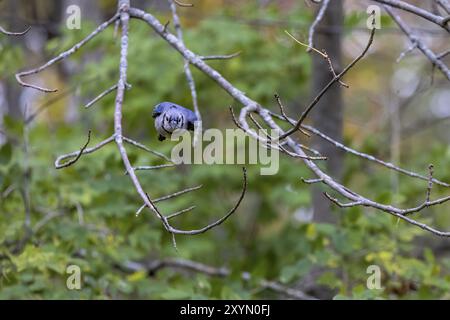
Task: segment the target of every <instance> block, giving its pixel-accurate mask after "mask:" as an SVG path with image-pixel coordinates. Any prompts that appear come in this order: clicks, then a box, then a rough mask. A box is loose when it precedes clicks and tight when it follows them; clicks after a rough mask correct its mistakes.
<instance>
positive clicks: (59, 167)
mask: <svg viewBox="0 0 450 320" xmlns="http://www.w3.org/2000/svg"><path fill="white" fill-rule="evenodd" d="M90 141H91V130H89V132H88V137H87V141H86V143H85V144H84V146H82V147H81V149H80V151H78V153H77V155H76V157H75V158H74V159H72V160H70V161H67V162H65V163H63V164H60V163H59V161H61V160H62V159H61V158H58V159H57V160H56V162H55V167H56V169H62V168H67V167H68V166H71V165H72V164H74V163H75V162H77V161H78V159H80V157H81V155H82V154H83V153H84V152H85V150H86V148H87V146H88V144H89V142H90ZM85 153H89V152H85ZM58 160H59V161H58Z"/></svg>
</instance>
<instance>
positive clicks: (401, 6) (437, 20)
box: [373, 0, 450, 31]
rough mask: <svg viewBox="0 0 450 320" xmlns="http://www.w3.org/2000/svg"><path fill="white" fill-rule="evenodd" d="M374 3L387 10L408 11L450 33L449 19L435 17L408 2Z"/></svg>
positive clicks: (383, 0)
mask: <svg viewBox="0 0 450 320" xmlns="http://www.w3.org/2000/svg"><path fill="white" fill-rule="evenodd" d="M373 1H375V2H378V3H382V4H383V5H384V7H385V8H386V7H393V8H398V9H401V10H404V11H408V12H410V13H413V14H414V15H416V16H419V17H422V18H424V19H426V20H428V21H430V22H433V23H435V24H437V25H438V26H441V27H442V28H444V29H445V30H447V31H450V29H449V26H448V25H447V23H448V17H441V16H438V15H435V14H433V13H431V12H429V11H427V10H425V9H422V8H419V7H416V6H414V5H412V4H409V3H407V2H404V1H400V0H373Z"/></svg>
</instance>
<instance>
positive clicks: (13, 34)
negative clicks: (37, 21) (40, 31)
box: [0, 26, 31, 36]
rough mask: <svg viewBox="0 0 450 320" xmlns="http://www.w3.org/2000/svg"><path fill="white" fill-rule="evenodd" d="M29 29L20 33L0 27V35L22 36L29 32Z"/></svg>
mask: <svg viewBox="0 0 450 320" xmlns="http://www.w3.org/2000/svg"><path fill="white" fill-rule="evenodd" d="M30 29H31V27H28V28H26V29H25V30H24V31H21V32H11V31H8V30H5V29H4V28H3V27H2V26H0V33H3V34H6V35H7V36H23V35H24V34H25V33H27V32H28V31H30Z"/></svg>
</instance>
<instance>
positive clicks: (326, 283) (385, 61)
mask: <svg viewBox="0 0 450 320" xmlns="http://www.w3.org/2000/svg"><path fill="white" fill-rule="evenodd" d="M131 2H132V5H134V6H137V7H140V8H143V9H145V10H148V11H150V12H152V14H154V15H155V16H156V17H158V18H159V19H160V21H161V22H162V23H165V22H166V21H168V20H171V15H170V11H169V8H168V5H167V3H166V2H165V1H162V0H154V1H150V0H139V1H138V0H132V1H131ZM337 2H341V1H337ZM411 2H414V1H411ZM425 2H426V3H425ZM425 2H424V1H415V2H414V3H416V4H418V5H419V4H420V5H422V6H424V7H427V8H428V9H430V8H431V3H432V1H425ZM193 3H194V4H195V7H193V8H178V12H179V15H180V17H181V23H182V25H183V28H184V36H185V39H184V40H185V43H186V45H187V46H188V47H189V48H190V49H192V50H193V51H194V52H196V53H199V54H202V55H212V54H230V53H234V52H238V51H240V52H241V54H240V55H239V56H238V57H236V58H234V59H231V60H225V61H210V62H209V63H210V65H211V66H213V67H214V68H216V69H217V70H218V71H220V72H221V73H222V74H223V75H224V76H225V77H226V78H227V79H228V80H230V81H231V82H232V83H233V84H234V85H235V86H236V87H237V88H239V89H240V90H242V91H244V92H246V94H247V95H249V96H250V97H252V98H253V99H254V100H256V101H258V102H260V103H261V104H263V105H265V106H267V107H268V108H269V109H272V110H274V111H277V105H276V102H275V100H274V98H273V96H274V93H278V94H279V95H280V96H281V97H282V99H283V101H284V103H285V105H286V106H287V108H288V110H287V111H288V113H289V114H290V115H292V116H293V117H295V116H298V115H299V114H300V112H301V110H302V108H304V106H305V105H306V104H307V103H308V101H310V99H311V97H312V95H313V92H316V91H315V89H314V88H316V87H317V86H320V79H318V75H320V74H323V72H327V71H326V70H327V69H326V66H325V68H324V65H320V63H323V62H318V61H315V59H317V58H316V57H314V55H313V54H308V53H306V52H305V48H303V47H301V46H299V45H298V44H296V43H295V42H294V41H292V39H290V38H289V37H288V36H287V35H286V34H285V33H284V30H288V31H290V32H292V33H293V34H294V35H296V37H298V38H299V39H301V40H303V41H306V39H307V33H308V29H309V26H310V24H311V22H312V21H313V17H314V15H315V11H316V10H317V5H313V4H311V2H308V1H295V0H273V1H270V0H259V1H231V0H194V1H193ZM71 4H77V5H79V6H80V8H81V29H79V30H76V29H75V30H69V29H67V27H66V19H67V17H68V14H67V13H66V9H67V7H68V6H69V5H71ZM371 4H373V2H371V1H352V0H346V1H343V12H338V11H333V10H331V11H330V13H329V15H330V16H331V17H332V18H330V19H331V20H330V21H334V22H333V23H337V24H336V25H331V26H324V27H323V28H321V29H319V30H318V33H317V34H318V37H320V39H321V40H320V43H319V44H318V47H319V48H321V47H324V46H326V45H327V44H330V43H335V44H336V41H337V44H338V46H337V49H335V50H334V51H333V52H329V53H330V55H331V57H332V59H333V57H338V56H341V59H342V62H341V64H342V65H344V64H345V63H346V62H349V61H350V60H351V59H352V58H354V57H355V56H356V55H357V54H359V52H360V51H361V50H362V48H363V47H364V45H365V42H366V41H367V38H368V36H369V31H368V30H367V28H366V20H367V13H366V9H367V7H368V6H369V5H371ZM116 6H117V4H116V1H113V0H102V1H82V0H78V1H75V0H73V1H72V0H64V1H51V0H33V1H24V0H22V1H17V0H16V1H15V0H3V1H1V2H0V25H2V26H3V27H4V28H7V29H8V30H23V29H24V28H25V27H26V26H31V30H30V31H29V32H28V33H27V34H26V35H24V36H22V37H9V36H6V35H2V34H0V298H1V299H21V298H31V299H56V298H65V299H80V298H81V299H190V298H195V299H208V298H209V299H210V298H222V299H256V298H275V299H283V298H289V297H288V296H286V295H284V294H282V293H279V292H274V291H272V290H270V289H267V288H264V287H261V285H260V280H262V279H266V280H271V281H276V282H277V283H280V284H282V285H284V286H286V287H290V288H294V289H298V290H302V291H303V292H306V293H308V294H310V295H312V296H314V297H316V298H323V299H331V298H335V299H346V298H349V299H372V298H384V299H417V298H418V299H448V298H450V294H449V292H450V272H449V268H450V251H449V249H450V242H449V240H448V239H445V238H439V237H437V236H434V235H430V234H427V233H426V232H424V231H423V230H421V229H418V228H416V227H413V226H411V225H407V224H405V223H404V222H402V221H397V219H394V218H392V217H391V216H389V215H388V214H385V213H383V212H377V211H374V210H372V209H367V208H357V207H354V208H349V209H340V208H336V207H334V206H330V205H329V204H328V202H327V200H326V199H325V198H324V197H323V196H322V194H321V192H322V191H326V190H325V189H323V190H322V189H316V188H312V187H311V186H309V185H306V184H303V183H302V182H301V180H300V178H301V177H305V178H312V177H313V176H312V175H311V173H310V172H308V170H307V169H306V168H305V167H304V166H303V165H302V162H301V161H300V160H295V159H291V158H286V157H284V156H282V157H281V160H280V171H279V173H278V174H276V175H273V176H261V175H260V173H259V167H258V166H256V165H249V166H248V170H249V171H248V177H249V181H248V183H249V186H248V192H247V195H246V197H245V199H244V201H243V203H242V205H241V206H240V207H239V209H238V211H237V212H236V214H235V215H233V216H232V217H231V218H230V219H229V220H227V221H226V222H225V223H224V224H222V225H221V226H219V227H217V228H215V229H213V230H210V231H209V232H207V233H205V234H202V235H198V236H177V243H178V251H176V250H175V249H174V248H173V246H172V242H171V237H170V235H169V234H168V233H167V232H165V230H164V228H163V226H162V225H161V223H160V222H159V221H158V220H157V219H156V218H155V217H154V216H153V215H152V214H151V213H150V212H149V211H144V212H143V213H142V214H141V215H140V216H139V217H135V212H136V210H137V209H138V208H139V207H140V206H141V201H140V200H139V197H138V195H137V194H136V192H135V190H134V188H133V186H132V184H131V181H130V180H129V178H128V177H127V176H126V175H124V168H123V164H122V161H121V158H120V155H119V154H118V152H117V148H116V147H115V145H114V144H111V145H109V146H107V147H105V148H103V149H102V150H100V151H98V152H96V153H94V154H91V155H86V156H83V157H81V158H80V160H79V161H78V162H77V163H76V164H75V165H73V166H71V167H68V168H66V169H63V170H56V169H55V168H54V166H53V162H54V160H55V159H56V157H57V156H58V155H60V154H63V153H68V152H71V151H75V150H79V148H80V146H82V145H83V144H84V143H85V141H86V136H87V132H88V131H89V130H92V140H91V145H94V143H95V142H99V141H101V140H102V139H105V138H106V137H108V136H110V135H111V133H112V131H113V108H114V94H111V95H108V96H107V97H105V98H104V99H102V100H101V101H100V102H98V103H97V104H95V105H94V106H93V107H91V108H89V109H85V108H83V105H84V104H85V103H87V102H88V101H90V100H91V99H92V98H94V97H95V96H97V95H98V94H99V93H101V92H102V91H103V90H105V89H107V88H109V87H110V86H112V85H113V84H114V83H115V82H116V81H117V76H118V61H119V49H120V39H119V37H117V36H114V30H113V29H114V28H113V27H110V28H108V29H107V30H106V31H104V32H103V33H102V34H101V35H99V36H98V37H96V38H95V39H93V40H92V41H91V42H89V43H88V44H87V45H86V46H84V47H83V48H82V49H81V50H80V51H78V52H77V53H76V54H75V55H73V56H71V57H70V58H69V59H67V60H64V61H62V62H61V63H59V64H57V65H55V66H53V67H52V68H50V69H48V70H46V71H45V72H43V73H42V74H40V75H39V76H33V77H29V78H27V80H29V81H31V82H33V83H35V84H39V85H42V86H46V87H56V88H58V92H56V93H51V94H44V93H41V92H38V91H36V90H33V89H30V88H23V87H21V86H20V85H19V84H18V83H17V82H16V81H15V78H14V74H15V73H16V72H17V71H18V70H24V69H27V68H30V67H34V66H38V65H40V64H42V63H43V62H44V61H47V60H48V59H49V58H51V57H53V56H54V55H55V54H57V53H59V52H60V51H61V50H64V49H66V48H69V47H70V46H71V45H72V44H74V43H75V42H77V41H79V40H80V39H82V38H83V37H84V36H86V35H88V34H89V33H90V32H91V31H92V30H93V29H95V27H96V26H97V25H98V24H99V23H101V22H102V21H104V20H106V19H108V18H109V17H110V16H112V15H113V14H114V12H115V11H116ZM430 10H431V9H430ZM333 17H334V18H333ZM402 17H404V19H405V20H406V21H408V23H410V24H411V25H412V26H413V27H414V30H415V31H416V32H418V34H420V36H421V37H422V38H423V39H424V41H426V43H427V44H429V45H430V46H431V47H432V48H433V49H435V50H436V51H438V52H440V51H443V50H444V49H448V48H446V45H448V39H449V38H448V34H446V33H445V32H444V31H442V30H439V29H438V28H436V27H435V26H433V25H431V24H429V23H427V22H424V21H423V20H421V19H419V18H416V17H414V16H411V15H408V14H402ZM327 19H328V18H327ZM336 21H337V22H336ZM168 28H169V30H170V31H171V32H173V31H174V30H173V25H171V24H169V26H168ZM321 44H322V45H321ZM409 46H410V43H409V40H408V39H407V38H406V37H405V36H404V34H402V33H401V31H400V30H399V29H398V28H397V26H396V25H395V24H394V23H393V22H392V21H391V20H390V19H389V18H388V17H387V16H383V18H382V28H381V30H379V32H378V34H377V35H376V38H375V42H374V45H373V47H372V48H371V50H370V51H369V54H368V55H367V57H366V58H365V59H363V60H362V61H361V62H360V63H359V64H358V65H357V66H356V67H355V68H354V69H352V70H351V71H350V72H349V73H348V75H347V76H346V77H345V82H346V83H348V84H349V85H350V88H349V89H340V90H341V93H339V94H341V95H342V100H341V99H340V98H337V99H334V100H333V99H331V100H328V102H327V103H326V106H325V107H323V110H322V112H321V111H320V110H315V111H314V112H316V111H317V113H316V114H315V115H312V118H311V119H309V122H310V123H311V124H314V122H315V124H316V125H317V126H319V127H321V126H324V125H325V126H328V128H331V129H330V130H332V132H333V133H334V135H333V136H335V137H336V138H337V139H338V140H343V141H344V142H345V143H346V144H347V145H349V146H351V147H353V148H355V149H357V150H360V151H363V152H367V153H370V154H373V155H374V156H377V157H379V158H381V159H384V160H387V161H392V162H394V163H396V164H398V165H401V166H402V167H405V168H407V169H411V170H414V171H417V172H418V173H421V174H425V175H426V174H427V167H428V164H429V163H433V164H434V167H435V170H434V171H435V177H437V178H439V179H442V180H444V181H450V171H449V170H448V168H449V166H450V148H449V146H448V142H449V139H450V135H449V131H448V121H447V120H448V119H449V118H450V109H449V107H450V90H449V83H448V81H447V80H446V79H445V78H444V77H443V76H442V75H441V74H440V73H439V72H438V71H434V72H433V70H432V66H431V64H430V63H429V61H428V60H426V58H424V56H423V55H422V54H421V53H420V52H419V51H417V50H415V51H413V52H411V53H410V54H408V55H406V56H405V57H404V58H403V59H401V61H399V62H396V60H397V58H398V57H399V55H400V53H401V52H402V51H404V50H405V49H406V48H408V47H409ZM128 57H129V68H128V81H129V83H130V84H131V85H132V89H131V90H129V91H127V92H126V98H125V103H124V120H123V122H124V132H125V134H126V135H127V136H129V137H131V138H133V139H135V140H138V141H140V142H141V143H143V144H145V145H147V146H149V147H151V148H152V149H155V150H158V151H160V152H163V153H165V154H167V155H169V154H170V150H171V148H172V146H173V145H174V143H173V142H170V141H169V142H167V141H166V142H163V143H161V142H159V141H157V139H156V133H155V130H154V128H153V122H152V119H151V111H152V107H153V106H154V105H155V104H157V103H159V102H161V101H173V102H176V103H178V104H181V105H184V106H186V107H189V108H192V101H191V96H190V91H189V87H188V84H187V82H186V79H185V75H184V73H183V60H182V58H181V56H180V55H179V54H178V53H177V52H175V51H174V50H172V48H171V47H170V46H169V45H168V44H167V43H166V42H165V41H164V40H162V39H161V38H160V37H159V36H158V35H156V34H155V33H154V32H153V31H152V30H151V29H150V28H149V27H148V26H147V25H146V24H145V23H143V22H142V21H138V20H132V21H131V25H130V47H129V54H128ZM192 70H193V75H194V78H195V81H196V84H197V89H198V98H199V105H200V110H201V112H202V116H203V126H204V128H220V129H226V128H234V127H235V125H234V123H233V122H232V119H231V117H230V113H229V109H228V106H230V105H234V106H235V108H236V109H237V108H238V104H237V103H236V102H234V101H233V100H232V98H230V97H229V96H228V95H227V94H226V93H225V92H224V91H223V90H222V89H221V88H220V87H218V86H217V85H216V84H215V83H214V82H213V81H212V80H211V79H209V78H208V77H206V76H205V75H204V74H202V73H200V72H198V71H197V70H196V69H195V68H192ZM319 78H320V77H319ZM318 109H319V108H318ZM336 117H337V118H336ZM302 139H305V138H302ZM304 141H305V143H312V144H314V143H316V144H317V142H314V141H313V142H309V141H308V140H307V139H305V140H304ZM319 147H320V146H319ZM127 149H128V150H129V153H130V158H131V160H132V161H133V163H134V164H136V165H156V164H161V163H162V162H161V160H160V159H158V158H155V157H154V156H152V155H151V154H149V153H145V152H142V151H141V150H138V149H133V148H127ZM326 150H327V152H326V155H327V156H329V157H330V158H332V159H336V160H333V161H334V162H333V163H334V164H335V165H334V167H333V166H331V167H330V168H329V170H331V171H332V173H335V174H336V176H337V179H339V180H340V181H342V182H343V183H344V184H345V185H347V186H349V187H351V188H355V189H356V190H358V192H360V193H362V194H364V195H367V196H368V197H371V198H373V199H375V200H376V201H379V202H382V203H392V204H395V205H397V206H404V207H412V206H415V205H417V204H419V203H421V202H422V201H423V200H424V198H425V190H426V184H427V183H426V182H425V181H421V180H415V179H411V178H408V177H404V176H401V175H399V174H398V173H396V172H391V171H389V170H387V169H386V168H383V167H379V166H376V165H374V164H371V163H368V162H366V161H364V160H361V159H358V158H356V157H354V156H351V155H344V154H342V153H341V152H339V151H338V150H335V149H333V148H331V149H326ZM139 177H140V179H141V181H142V184H143V186H144V187H145V189H146V191H147V192H148V193H149V195H150V196H152V197H159V196H163V195H165V194H168V193H171V192H174V191H177V190H180V189H183V188H186V187H189V186H193V185H198V184H202V185H203V188H202V189H200V190H198V191H195V192H192V193H189V194H186V195H184V196H180V197H177V198H175V199H172V200H171V201H167V202H162V203H161V204H160V208H161V210H162V212H164V213H170V212H173V211H177V210H179V209H183V208H186V207H189V206H191V205H195V206H196V209H195V210H194V211H192V212H190V213H188V214H186V215H183V216H180V217H179V218H177V220H176V222H174V224H175V226H177V227H179V228H182V229H190V228H198V227H202V226H204V225H206V224H207V223H209V222H211V221H213V220H214V219H217V218H218V217H219V216H221V215H223V214H224V213H225V212H227V211H228V210H229V208H231V207H232V206H233V205H234V202H235V201H236V199H237V198H238V196H239V193H240V188H241V184H242V171H241V166H239V165H215V166H206V165H193V166H183V167H180V168H168V169H163V170H159V171H144V172H139ZM448 192H449V190H446V189H445V188H440V187H437V186H434V187H433V191H432V197H438V196H443V195H445V194H448ZM448 210H449V207H448V205H442V206H436V207H433V208H428V209H425V210H423V211H422V212H421V213H418V214H417V218H418V219H419V220H420V221H424V222H427V223H429V224H431V225H433V226H436V227H439V228H441V229H444V230H449V229H450V215H449V213H448V212H449V211H448ZM169 258H177V259H187V260H190V261H195V262H200V263H203V264H206V265H209V266H212V267H217V268H220V267H226V268H228V269H229V270H230V274H229V275H228V276H226V277H210V276H208V275H205V274H202V273H197V272H192V271H189V270H184V269H179V268H170V267H167V268H161V269H158V270H157V271H154V272H153V271H152V272H148V271H147V270H146V269H139V268H137V269H133V268H130V266H133V263H138V265H140V266H148V265H151V263H152V262H155V261H156V262H157V261H161V260H162V259H169ZM73 264H74V265H78V266H79V267H80V268H81V270H82V288H81V290H69V289H68V288H67V287H66V279H67V277H68V274H67V273H66V268H67V266H68V265H73ZM370 265H377V266H379V267H380V269H381V271H382V278H381V284H382V287H383V289H379V290H370V289H368V288H367V286H366V282H367V278H368V276H369V274H367V272H366V270H367V267H368V266H370ZM242 272H248V273H249V274H251V276H252V277H251V279H250V280H243V279H242Z"/></svg>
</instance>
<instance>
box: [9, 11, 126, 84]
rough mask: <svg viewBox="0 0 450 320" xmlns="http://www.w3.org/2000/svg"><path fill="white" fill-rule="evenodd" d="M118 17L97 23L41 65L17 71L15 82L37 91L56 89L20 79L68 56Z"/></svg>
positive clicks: (116, 15)
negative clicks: (93, 27) (96, 25)
mask: <svg viewBox="0 0 450 320" xmlns="http://www.w3.org/2000/svg"><path fill="white" fill-rule="evenodd" d="M118 17H119V15H118V14H115V15H114V16H113V17H112V18H111V19H109V20H108V21H106V22H104V23H102V24H101V25H99V26H98V27H97V28H96V29H95V30H94V31H93V32H91V33H90V34H89V35H88V36H87V37H86V38H84V39H83V40H81V41H80V42H78V43H77V44H75V45H74V46H73V47H71V48H70V49H68V50H66V51H64V52H61V53H60V54H59V55H58V56H56V57H54V58H53V59H51V60H49V61H48V62H46V63H45V64H43V65H41V66H40V67H37V68H34V69H30V70H27V71H22V72H18V73H16V80H17V82H19V83H20V84H21V85H22V86H24V87H29V88H34V89H37V90H39V91H43V92H56V91H58V89H48V88H44V87H39V86H36V85H34V84H30V83H26V82H24V81H23V80H22V77H25V76H28V75H32V74H36V73H39V72H41V71H43V70H45V69H47V68H48V67H50V66H52V65H53V64H55V63H57V62H59V61H61V60H63V59H65V58H67V57H69V56H70V55H72V54H74V53H75V52H76V51H77V50H78V49H80V48H81V47H82V46H83V45H85V44H86V43H88V42H89V41H90V40H91V39H92V38H94V37H95V36H96V35H98V34H99V33H100V32H102V31H103V30H105V29H106V28H107V27H108V26H109V25H110V24H111V23H113V22H114V21H116V20H117V18H118Z"/></svg>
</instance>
